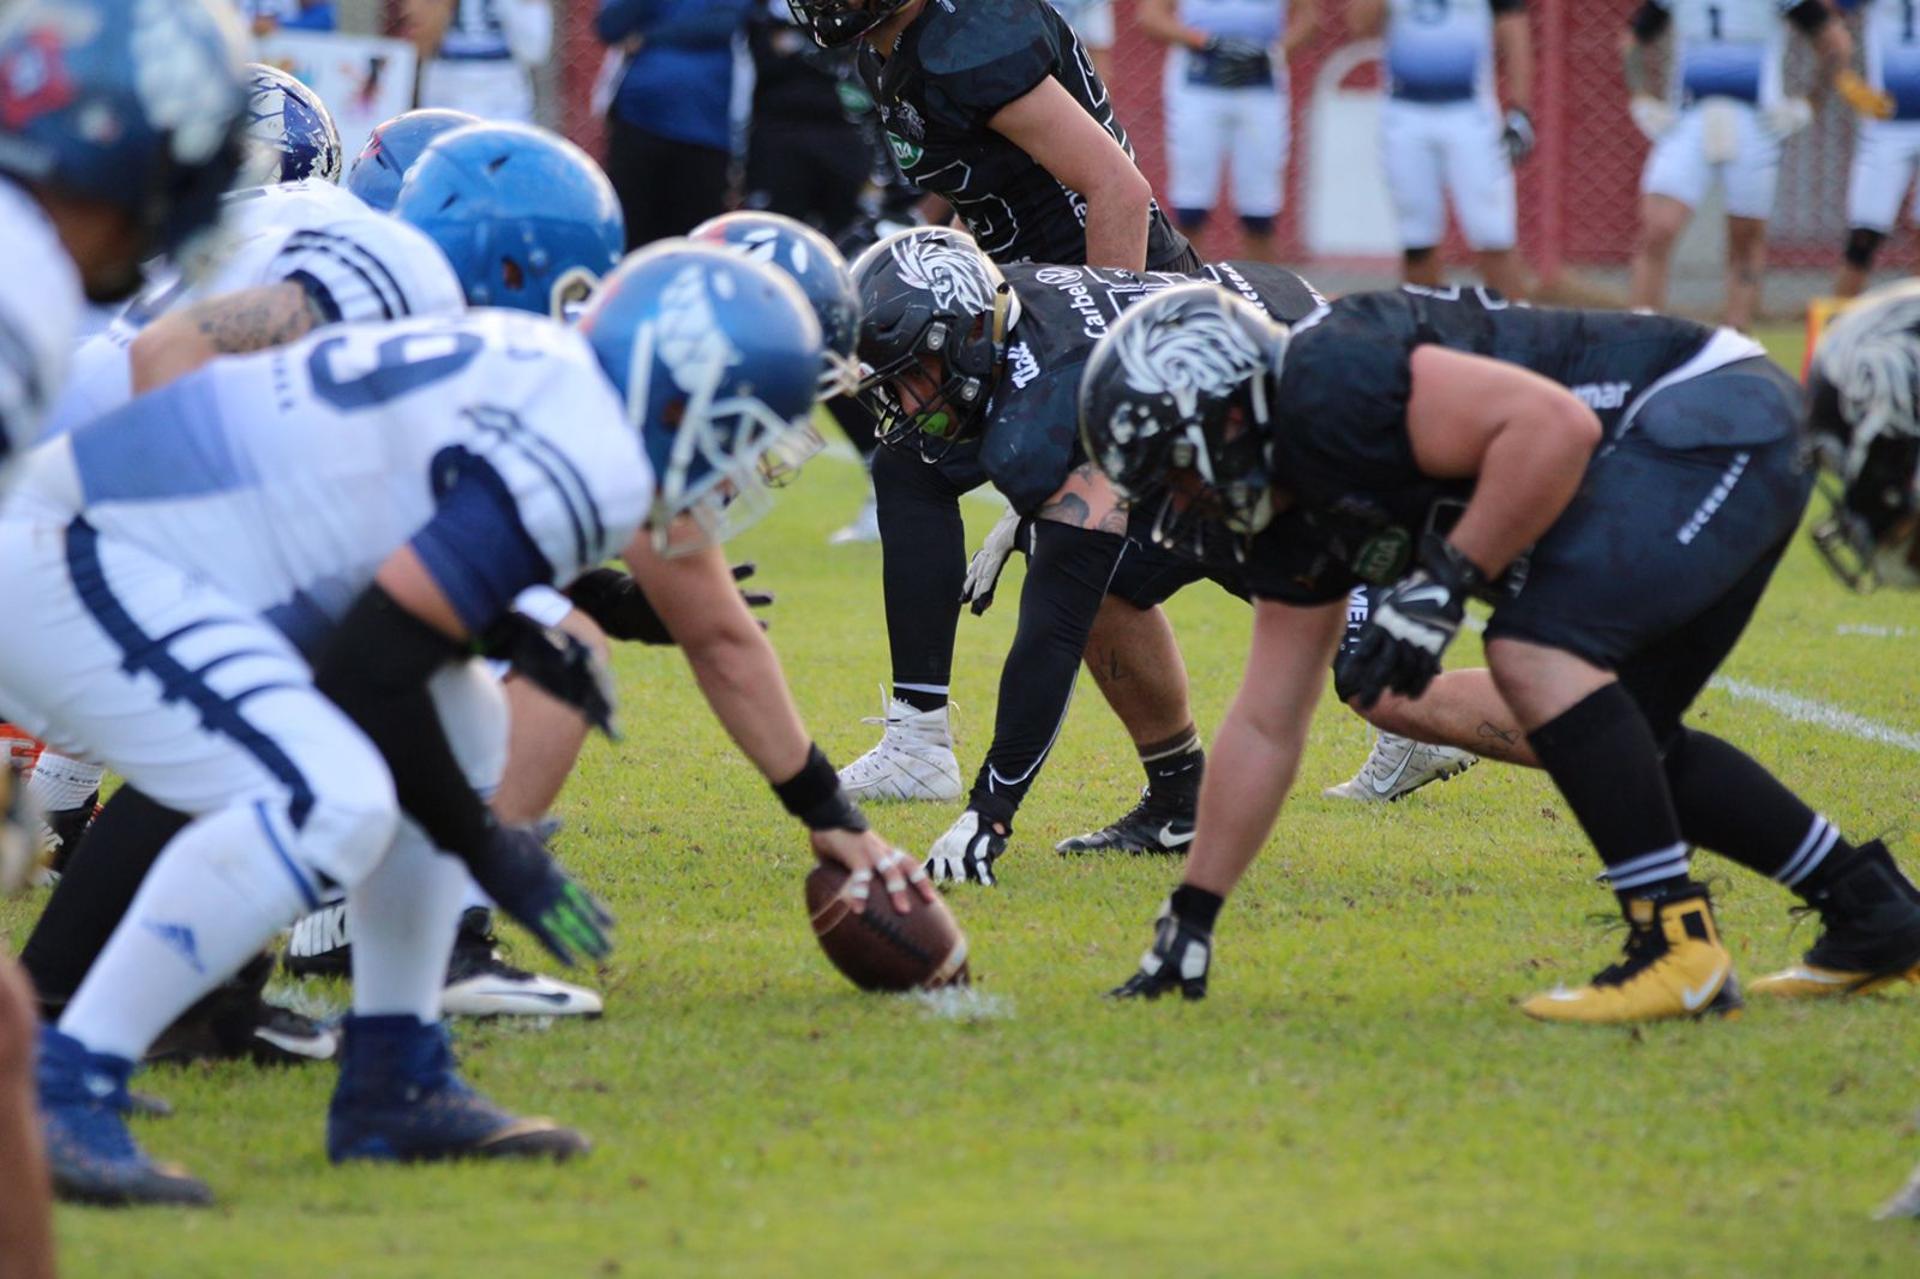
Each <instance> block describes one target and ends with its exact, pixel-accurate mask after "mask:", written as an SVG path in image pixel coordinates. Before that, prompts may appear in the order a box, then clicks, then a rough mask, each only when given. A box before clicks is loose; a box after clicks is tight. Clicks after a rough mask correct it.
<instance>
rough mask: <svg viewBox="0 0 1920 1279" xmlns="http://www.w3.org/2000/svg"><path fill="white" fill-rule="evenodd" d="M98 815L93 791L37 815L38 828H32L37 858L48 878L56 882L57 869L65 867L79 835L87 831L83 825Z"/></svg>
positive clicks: (77, 845)
mask: <svg viewBox="0 0 1920 1279" xmlns="http://www.w3.org/2000/svg"><path fill="white" fill-rule="evenodd" d="M99 815H100V792H99V791H95V792H93V794H91V795H89V796H87V798H86V799H85V800H84V801H83V802H81V803H80V804H77V805H75V806H74V807H72V808H56V809H54V810H52V811H51V812H47V813H42V814H41V816H40V829H39V830H38V831H36V832H35V835H36V838H37V840H38V843H39V852H40V862H41V864H42V865H43V866H45V867H46V869H47V871H48V872H49V880H48V882H56V881H58V880H59V878H60V873H61V872H62V871H64V870H65V869H66V868H67V861H68V860H69V859H70V858H71V857H72V856H73V850H74V849H76V848H78V847H80V837H81V836H82V835H84V834H86V833H87V827H88V826H90V825H92V824H93V819H94V818H96V817H98V816H99Z"/></svg>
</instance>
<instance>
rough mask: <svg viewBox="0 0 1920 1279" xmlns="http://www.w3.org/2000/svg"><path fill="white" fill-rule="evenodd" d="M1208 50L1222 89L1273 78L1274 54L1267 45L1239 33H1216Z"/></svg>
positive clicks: (1206, 49)
mask: <svg viewBox="0 0 1920 1279" xmlns="http://www.w3.org/2000/svg"><path fill="white" fill-rule="evenodd" d="M1204 52H1205V53H1206V55H1207V63H1208V66H1209V67H1210V68H1211V70H1212V73H1213V82H1214V83H1215V84H1216V85H1218V86H1219V87H1221V88H1222V89H1243V88H1245V87H1246V86H1248V85H1250V84H1265V83H1266V82H1267V81H1268V80H1270V79H1271V78H1272V77H1273V57H1272V55H1270V54H1269V53H1268V52H1267V50H1266V47H1265V46H1264V45H1260V44H1256V43H1255V42H1253V41H1252V40H1242V39H1239V38H1238V37H1235V36H1213V37H1211V38H1209V39H1208V41H1207V43H1206V47H1205V49H1204Z"/></svg>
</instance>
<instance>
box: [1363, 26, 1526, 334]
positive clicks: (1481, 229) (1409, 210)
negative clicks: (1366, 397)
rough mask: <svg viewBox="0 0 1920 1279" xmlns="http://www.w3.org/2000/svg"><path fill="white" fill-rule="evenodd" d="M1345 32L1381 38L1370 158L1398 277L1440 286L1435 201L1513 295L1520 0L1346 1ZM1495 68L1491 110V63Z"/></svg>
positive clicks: (1522, 121)
mask: <svg viewBox="0 0 1920 1279" xmlns="http://www.w3.org/2000/svg"><path fill="white" fill-rule="evenodd" d="M1348 14H1349V18H1348V21H1349V23H1350V25H1351V26H1352V28H1353V31H1354V33H1355V34H1356V35H1360V36H1373V35H1382V36H1384V38H1385V40H1386V71H1387V84H1388V87H1387V101H1386V104H1385V106H1384V107H1383V108H1382V110H1381V112H1380V159H1381V163H1382V165H1383V167H1384V168H1385V170H1386V178H1387V190H1388V191H1389V192H1390V193H1391V194H1392V197H1393V207H1394V215H1395V217H1396V219H1397V220H1398V222H1399V227H1400V245H1401V250H1402V252H1403V254H1404V255H1405V263H1404V279H1405V281H1406V283H1408V284H1417V285H1423V286H1426V287H1428V288H1438V287H1440V285H1441V284H1442V282H1443V281H1442V279H1441V267H1442V263H1441V261H1440V251H1439V248H1440V241H1441V239H1442V238H1443V237H1444V236H1445V235H1446V230H1447V205H1448V203H1449V202H1451V203H1452V205H1453V215H1454V218H1455V219H1456V220H1457V221H1458V222H1459V224H1460V230H1461V233H1462V234H1463V235H1464V236H1465V237H1466V241H1467V244H1468V246H1469V247H1471V248H1472V249H1473V251H1474V254H1475V257H1476V258H1477V260H1478V265H1479V268H1480V276H1481V278H1482V279H1483V280H1485V281H1486V283H1487V284H1489V285H1491V286H1492V287H1493V288H1495V289H1498V290H1499V291H1500V292H1502V293H1504V294H1506V295H1507V296H1508V297H1520V296H1522V295H1523V294H1524V293H1525V282H1526V276H1525V271H1524V268H1523V267H1522V264H1521V261H1520V255H1519V252H1518V249H1517V245H1518V242H1519V227H1518V215H1517V211H1516V208H1515V203H1514V186H1513V166H1514V165H1515V164H1518V163H1519V162H1521V161H1523V160H1525V159H1526V158H1527V157H1528V156H1529V155H1531V154H1532V153H1533V147H1534V132H1533V116H1532V111H1533V43H1532V37H1531V35H1530V34H1529V33H1528V30H1527V15H1526V12H1525V10H1524V9H1523V8H1522V0H1354V4H1353V7H1352V8H1351V9H1350V10H1348ZM1496 65H1497V68H1498V70H1499V71H1500V72H1501V73H1502V74H1503V75H1504V76H1505V78H1506V85H1507V102H1508V105H1507V108H1506V110H1505V112H1504V113H1503V112H1502V110H1501V107H1500V99H1499V96H1498V94H1497V92H1496V90H1495V87H1494V73H1495V70H1496Z"/></svg>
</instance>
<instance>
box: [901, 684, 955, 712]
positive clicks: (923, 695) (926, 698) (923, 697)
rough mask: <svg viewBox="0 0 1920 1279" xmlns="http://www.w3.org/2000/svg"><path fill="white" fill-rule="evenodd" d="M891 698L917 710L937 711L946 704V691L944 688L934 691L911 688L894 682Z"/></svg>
mask: <svg viewBox="0 0 1920 1279" xmlns="http://www.w3.org/2000/svg"><path fill="white" fill-rule="evenodd" d="M893 700H894V701H896V702H905V703H906V704H907V705H909V706H911V707H913V709H915V710H917V711H937V710H939V709H940V708H941V707H942V706H945V705H946V704H947V692H946V690H945V689H941V690H940V691H939V692H935V691H934V690H932V689H930V688H911V687H908V686H907V685H905V684H895V685H894V686H893Z"/></svg>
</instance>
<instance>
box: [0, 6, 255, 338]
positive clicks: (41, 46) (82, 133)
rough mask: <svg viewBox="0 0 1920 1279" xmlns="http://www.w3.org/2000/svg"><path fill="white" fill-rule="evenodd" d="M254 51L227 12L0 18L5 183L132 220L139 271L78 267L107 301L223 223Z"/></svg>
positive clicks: (87, 9) (14, 14) (92, 291)
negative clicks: (8, 179)
mask: <svg viewBox="0 0 1920 1279" xmlns="http://www.w3.org/2000/svg"><path fill="white" fill-rule="evenodd" d="M243 40H244V37H243V36H242V34H241V32H240V28H239V26H238V24H237V22H236V20H235V19H234V17H233V14H232V10H231V9H230V7H229V6H228V5H227V4H225V3H222V2H221V0H16V3H14V4H12V5H10V6H8V8H7V10H6V11H5V16H4V17H3V18H0V173H6V174H10V175H12V176H13V177H14V178H16V179H18V180H20V181H22V182H25V183H27V184H28V185H31V186H42V187H46V188H47V189H49V190H54V191H58V192H61V193H62V194H65V195H67V196H69V197H72V198H76V199H81V200H88V201H94V202H97V203H100V204H105V205H109V206H112V207H114V208H118V209H123V210H125V211H126V212H127V214H128V215H129V216H130V217H131V218H132V219H133V222H134V226H135V229H136V239H137V241H138V242H137V244H136V245H134V246H133V251H132V252H131V253H130V254H129V255H128V261H126V262H124V263H113V264H103V263H87V262H83V263H80V264H79V265H80V267H81V275H82V277H83V278H84V279H85V280H86V283H87V290H88V293H89V295H90V296H93V297H94V298H95V299H96V300H102V301H104V300H109V299H111V298H113V297H116V296H125V294H127V293H130V292H132V291H133V290H134V289H135V288H138V287H139V284H140V270H139V266H138V263H139V262H140V261H141V260H144V259H146V258H149V257H151V256H153V255H155V254H158V253H170V252H173V251H174V250H176V249H178V248H179V246H180V245H181V244H182V243H183V242H184V241H186V240H187V239H188V238H189V237H190V236H192V235H193V234H194V233H195V232H197V231H200V230H202V229H204V228H206V227H208V226H210V225H212V223H213V222H214V221H215V220H216V219H217V218H218V217H219V214H220V197H221V195H222V194H224V193H225V192H226V190H227V188H228V187H229V186H231V185H232V182H233V177H234V174H235V172H236V171H237V170H238V168H239V165H240V150H241V148H240V131H241V127H242V122H243V120H244V118H245V116H244V108H245V106H246V90H245V87H244V86H245V80H244V76H243V73H242V70H241V61H240V49H241V47H242V42H243Z"/></svg>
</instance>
